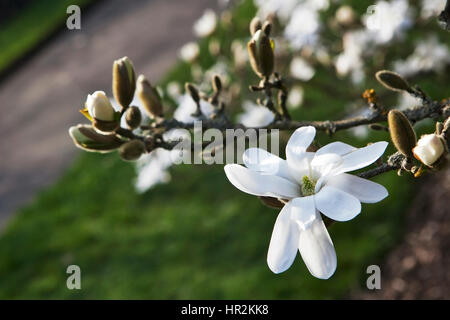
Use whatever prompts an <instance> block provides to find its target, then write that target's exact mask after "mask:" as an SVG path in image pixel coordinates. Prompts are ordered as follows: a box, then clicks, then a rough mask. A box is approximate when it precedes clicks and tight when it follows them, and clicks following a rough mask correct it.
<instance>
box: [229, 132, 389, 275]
mask: <svg viewBox="0 0 450 320" xmlns="http://www.w3.org/2000/svg"><path fill="white" fill-rule="evenodd" d="M315 134H316V130H315V128H314V127H302V128H299V129H297V130H296V131H295V132H294V134H293V135H292V136H291V138H290V139H289V142H288V144H287V146H286V157H287V160H284V159H281V158H279V157H277V156H275V155H273V154H271V153H268V152H267V151H265V150H262V149H258V148H251V149H248V150H246V152H245V153H244V156H243V160H244V164H245V166H246V167H244V166H240V165H237V164H228V165H226V166H225V173H226V176H227V178H228V179H229V180H230V182H231V183H232V184H233V185H234V186H235V187H236V188H238V189H239V190H241V191H243V192H246V193H248V194H252V195H256V196H263V197H273V198H277V199H282V200H283V201H284V202H285V206H284V207H283V209H282V210H281V211H280V213H279V215H278V217H277V219H276V222H275V225H274V228H273V233H272V238H271V240H270V245H269V251H268V254H267V263H268V265H269V268H270V269H271V270H272V271H273V272H274V273H280V272H283V271H285V270H287V269H288V268H289V267H290V266H291V265H292V263H293V261H294V259H295V256H296V255H297V250H299V251H300V254H301V256H302V258H303V261H304V262H305V264H306V266H307V267H308V269H309V271H310V272H311V274H312V275H313V276H315V277H317V278H320V279H328V278H329V277H331V276H332V275H333V273H334V271H335V270H336V265H337V258H336V252H335V250H334V246H333V242H332V241H331V238H330V236H329V234H328V231H327V228H326V227H325V225H324V223H323V221H322V218H321V214H324V215H325V216H327V217H329V218H331V219H333V220H336V221H348V220H351V219H353V218H354V217H356V216H357V215H358V214H359V213H360V211H361V202H365V203H374V202H378V201H381V200H382V199H384V198H385V197H386V196H387V195H388V192H387V190H386V189H385V188H384V187H383V186H381V185H379V184H377V183H375V182H372V181H370V180H366V179H362V178H359V177H357V176H354V175H350V174H347V173H346V172H349V171H354V170H357V169H360V168H363V167H366V166H368V165H370V164H371V163H373V162H375V161H376V160H377V159H378V158H379V157H380V156H381V155H382V154H383V153H384V150H385V149H386V146H387V142H384V141H382V142H376V143H373V144H371V145H368V146H366V147H364V148H360V149H357V148H355V147H352V146H350V145H348V144H345V143H342V142H333V143H330V144H328V145H326V146H324V147H322V148H320V149H319V150H318V151H317V152H315V153H314V152H308V151H306V150H307V148H308V146H309V145H310V144H311V142H312V141H313V139H314V136H315Z"/></svg>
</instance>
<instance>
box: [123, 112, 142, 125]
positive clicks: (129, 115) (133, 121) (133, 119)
mask: <svg viewBox="0 0 450 320" xmlns="http://www.w3.org/2000/svg"><path fill="white" fill-rule="evenodd" d="M125 121H126V122H127V125H128V126H129V127H130V129H136V128H137V127H139V125H140V124H141V121H142V115H141V110H139V108H138V107H135V106H133V107H130V108H128V109H127V111H126V112H125Z"/></svg>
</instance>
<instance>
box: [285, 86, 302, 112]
mask: <svg viewBox="0 0 450 320" xmlns="http://www.w3.org/2000/svg"><path fill="white" fill-rule="evenodd" d="M303 97H304V90H303V87H301V86H294V87H292V88H291V90H290V91H289V95H288V99H287V104H288V106H289V107H290V108H291V109H297V108H299V107H300V106H301V105H302V103H303Z"/></svg>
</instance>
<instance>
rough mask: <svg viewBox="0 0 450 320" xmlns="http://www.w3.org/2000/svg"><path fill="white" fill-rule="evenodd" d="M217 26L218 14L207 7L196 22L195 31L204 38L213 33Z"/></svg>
mask: <svg viewBox="0 0 450 320" xmlns="http://www.w3.org/2000/svg"><path fill="white" fill-rule="evenodd" d="M216 27H217V15H216V13H215V12H214V11H213V10H211V9H206V10H205V12H204V13H203V15H202V16H201V17H200V19H198V20H197V21H196V22H195V23H194V33H195V35H196V36H197V37H200V38H204V37H207V36H209V35H211V34H212V33H213V32H214V30H216Z"/></svg>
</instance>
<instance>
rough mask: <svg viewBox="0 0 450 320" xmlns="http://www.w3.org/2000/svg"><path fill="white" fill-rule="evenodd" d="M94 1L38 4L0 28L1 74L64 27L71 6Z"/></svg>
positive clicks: (40, 0)
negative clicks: (67, 10)
mask: <svg viewBox="0 0 450 320" xmlns="http://www.w3.org/2000/svg"><path fill="white" fill-rule="evenodd" d="M92 1H93V0H58V1H55V0H38V1H33V2H31V4H30V5H28V6H27V7H26V8H25V9H24V10H23V11H21V12H20V13H18V14H17V15H16V16H15V17H14V18H13V19H11V20H9V21H7V22H5V24H2V26H1V28H0V48H2V50H0V73H1V72H3V71H4V70H5V69H6V68H8V67H9V66H10V65H11V64H13V63H14V62H15V61H17V60H18V59H20V58H22V57H23V56H24V55H25V54H26V53H27V52H29V51H30V50H32V49H33V48H35V47H36V46H37V45H38V44H39V43H40V42H42V41H43V40H44V39H45V38H46V37H48V35H49V34H51V33H52V32H54V31H55V30H57V29H58V28H59V27H60V26H61V25H62V24H64V23H65V21H66V19H67V17H68V16H69V15H68V14H67V13H66V9H67V7H68V6H69V5H72V4H76V5H79V6H84V5H86V4H88V3H90V2H92Z"/></svg>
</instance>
